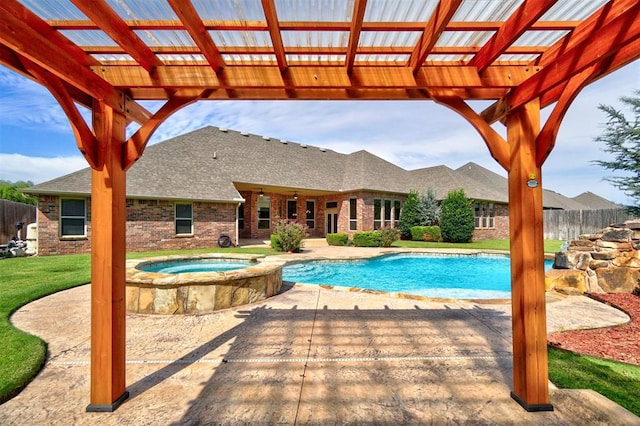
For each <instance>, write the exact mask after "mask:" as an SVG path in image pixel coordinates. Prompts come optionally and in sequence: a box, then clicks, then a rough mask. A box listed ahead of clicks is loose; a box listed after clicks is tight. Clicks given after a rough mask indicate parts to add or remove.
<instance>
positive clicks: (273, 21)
mask: <svg viewBox="0 0 640 426" xmlns="http://www.w3.org/2000/svg"><path fill="white" fill-rule="evenodd" d="M262 9H263V10H264V16H265V19H266V20H267V27H268V28H269V36H270V37H271V45H272V46H273V52H272V53H275V55H276V61H277V62H278V68H279V69H280V72H281V73H282V72H284V70H285V69H287V56H286V54H285V51H284V44H283V43H282V33H281V32H280V24H279V23H278V13H277V12H276V5H275V3H274V0H262Z"/></svg>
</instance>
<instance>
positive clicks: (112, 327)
mask: <svg viewBox="0 0 640 426" xmlns="http://www.w3.org/2000/svg"><path fill="white" fill-rule="evenodd" d="M312 5H313V6H312ZM0 16H1V17H2V19H1V20H0V63H1V64H3V65H4V66H6V67H8V68H10V69H12V70H14V71H16V72H17V73H20V74H22V75H25V76H27V77H28V78H31V79H33V80H36V81H38V82H39V83H41V84H42V85H44V86H45V87H47V88H48V89H49V90H50V91H51V93H52V94H53V96H54V97H55V98H56V99H57V100H58V102H59V103H60V106H61V107H62V109H63V110H64V111H65V113H66V115H67V116H68V118H69V122H70V124H71V126H72V128H73V130H74V134H75V136H76V142H77V145H78V148H79V150H80V151H81V152H82V154H83V155H84V156H85V158H86V160H87V162H88V163H89V165H90V166H91V167H92V169H93V174H92V197H91V203H92V205H91V207H92V208H91V210H92V212H93V217H92V223H93V233H92V235H91V238H92V283H91V324H92V325H91V333H90V335H91V367H90V372H91V373H90V374H91V375H90V396H89V398H88V399H89V401H88V402H89V404H88V407H87V410H89V411H113V410H115V409H117V408H118V406H119V405H120V404H122V403H123V402H124V401H125V400H126V399H127V398H128V396H129V395H130V393H129V391H128V390H127V383H128V380H127V379H126V371H127V364H126V358H127V357H126V352H127V345H126V316H125V300H124V290H125V285H124V273H125V270H124V263H125V252H126V241H125V188H126V176H127V174H126V171H127V170H128V169H129V168H130V167H131V166H132V165H133V164H134V163H135V162H136V160H138V159H139V158H140V157H141V156H142V155H143V152H144V149H145V146H146V144H147V142H148V140H149V138H150V136H151V135H152V134H153V132H154V131H155V130H156V129H157V128H158V126H160V125H161V124H162V122H163V121H164V120H166V119H167V118H168V117H170V116H171V114H172V113H174V112H175V111H177V110H178V109H180V108H181V107H184V106H185V105H188V104H191V103H193V102H196V101H200V100H213V101H216V100H217V101H223V100H225V99H283V100H285V99H286V100H295V99H306V100H327V99H331V100H338V99H352V100H358V99H369V100H376V99H379V100H387V99H396V100H414V101H418V102H419V101H429V100H431V101H435V102H438V103H440V104H442V105H443V106H446V107H448V108H451V109H453V110H454V111H456V112H458V113H459V114H461V115H462V116H463V117H465V118H466V119H467V120H468V121H469V123H470V124H471V125H472V126H474V128H476V130H477V131H478V132H479V133H480V135H481V136H482V139H483V140H484V141H485V144H486V147H487V148H488V149H489V151H490V152H491V155H492V156H493V157H494V158H495V159H496V161H497V162H498V163H499V164H500V165H501V166H502V167H503V168H504V169H505V170H506V171H507V172H508V180H509V204H510V233H511V238H510V239H511V259H512V304H511V307H512V323H511V329H512V335H513V340H512V365H511V368H510V369H508V370H509V371H510V374H512V382H511V390H512V391H511V396H512V397H513V398H514V399H515V400H516V401H517V402H518V403H520V405H521V406H522V407H523V408H524V409H526V410H527V411H549V410H552V409H553V406H552V404H551V401H550V397H549V385H548V378H547V356H546V303H545V292H544V269H543V244H542V242H543V232H542V195H541V194H542V185H541V181H542V173H541V167H542V165H543V164H544V161H545V159H546V158H547V156H548V155H549V153H550V152H551V150H552V149H553V146H554V144H555V137H556V134H557V131H558V128H559V126H560V123H561V121H562V118H563V116H564V114H565V112H566V111H567V109H568V108H569V107H570V105H571V102H572V101H573V99H574V98H575V97H576V95H577V94H578V93H579V92H580V90H581V89H582V88H584V87H585V86H586V85H588V84H589V83H591V82H593V81H595V80H597V79H598V78H601V77H602V76H605V75H607V74H610V73H612V72H614V71H615V70H617V69H619V68H620V67H623V66H624V65H626V64H628V63H630V62H631V61H633V60H635V59H637V58H638V57H640V3H639V2H637V1H635V0H594V1H589V2H584V1H580V0H535V1H534V0H517V1H507V0H504V1H502V0H499V1H498V0H492V1H478V0H439V1H438V0H412V1H407V2H401V3H400V2H399V3H392V2H385V1H381V0H369V1H366V0H354V1H346V0H345V1H326V2H289V1H279V0H262V1H261V2H257V1H249V0H247V1H222V2H214V3H213V4H211V3H210V2H204V1H199V0H192V1H190V0H184V1H180V0H167V1H166V2H164V1H157V2H152V3H151V2H146V1H140V0H122V1H115V0H68V1H67V0H60V1H54V2H41V1H38V0H23V1H20V2H18V1H17V0H3V1H2V2H1V3H0ZM145 100H162V101H165V103H164V104H163V106H162V107H160V108H159V109H158V110H157V111H155V112H151V111H148V110H147V109H146V108H145V107H144V106H143V105H142V104H141V103H140V101H145ZM473 100H490V101H494V103H493V104H492V105H491V106H490V107H488V108H486V109H484V110H483V111H476V110H474V109H473V108H472V107H471V104H470V103H469V102H468V101H473ZM79 107H86V108H89V109H91V111H92V117H93V119H92V123H91V125H88V124H87V123H86V122H85V121H84V119H83V118H82V115H81V114H80V112H79V110H78V108H79ZM545 107H549V108H551V109H552V112H551V113H550V115H549V118H548V119H547V121H546V122H545V123H541V122H540V109H541V108H545ZM500 123H501V124H500ZM362 124H363V123H354V126H355V125H362ZM494 124H495V125H496V126H501V125H506V139H505V138H503V137H502V136H501V133H500V132H498V131H496V130H495V129H494V127H492V125H494ZM128 134H131V137H127V135H128ZM469 149H470V150H471V149H477V147H471V146H470V147H469ZM349 313H351V308H349ZM382 313H384V308H383V309H382ZM382 318H384V315H380V316H379V320H381V321H382ZM350 319H352V318H350V317H349V315H347V316H345V317H344V318H342V320H344V321H345V322H347V323H348V322H349V320H350ZM265 343H267V342H265ZM176 344H179V342H177V343H176ZM399 368H400V369H402V368H405V366H403V365H400V367H399ZM282 374H284V373H282ZM279 377H280V373H278V372H276V373H275V374H274V375H273V380H279ZM354 380H355V381H356V382H357V381H358V380H359V376H358V375H357V374H356V375H354ZM495 380H496V381H498V382H500V383H502V384H505V383H508V382H509V379H508V378H506V377H504V376H503V375H502V376H497V377H496V378H495ZM374 382H375V381H374ZM213 385H214V386H213V387H214V388H215V383H213ZM483 386H484V385H483ZM486 386H488V385H486ZM505 393H506V391H505ZM418 394H419V395H425V396H424V397H425V398H427V395H431V394H430V393H429V391H428V390H426V391H425V392H419V393H418ZM436 396H437V395H436ZM442 398H444V397H442ZM442 398H440V399H442ZM211 403H212V404H214V405H215V404H216V401H215V400H212V401H211ZM489 404H491V403H489Z"/></svg>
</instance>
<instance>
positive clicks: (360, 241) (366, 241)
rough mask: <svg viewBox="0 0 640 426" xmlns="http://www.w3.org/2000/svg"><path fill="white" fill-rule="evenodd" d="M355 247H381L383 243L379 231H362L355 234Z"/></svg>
mask: <svg viewBox="0 0 640 426" xmlns="http://www.w3.org/2000/svg"><path fill="white" fill-rule="evenodd" d="M353 245H355V246H356V247H380V246H381V245H382V241H381V239H380V232H378V231H360V232H356V233H355V234H353Z"/></svg>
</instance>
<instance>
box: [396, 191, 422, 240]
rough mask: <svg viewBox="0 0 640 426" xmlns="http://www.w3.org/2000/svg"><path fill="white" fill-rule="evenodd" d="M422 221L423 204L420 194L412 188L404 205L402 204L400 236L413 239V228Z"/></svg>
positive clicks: (399, 226) (399, 223) (399, 222)
mask: <svg viewBox="0 0 640 426" xmlns="http://www.w3.org/2000/svg"><path fill="white" fill-rule="evenodd" d="M421 221H422V204H421V203H420V194H418V191H416V190H413V189H412V190H411V191H409V195H407V199H406V200H405V202H404V206H402V212H400V220H399V221H398V228H400V236H401V237H402V238H403V239H411V228H412V227H413V226H419V225H422V222H421Z"/></svg>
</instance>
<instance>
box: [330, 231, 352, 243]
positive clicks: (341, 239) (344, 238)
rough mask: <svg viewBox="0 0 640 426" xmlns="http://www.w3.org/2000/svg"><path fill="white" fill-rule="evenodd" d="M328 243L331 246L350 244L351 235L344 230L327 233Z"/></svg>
mask: <svg viewBox="0 0 640 426" xmlns="http://www.w3.org/2000/svg"><path fill="white" fill-rule="evenodd" d="M327 244H329V245H330V246H346V245H347V244H349V235H347V234H346V233H344V232H340V233H337V234H327Z"/></svg>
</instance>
